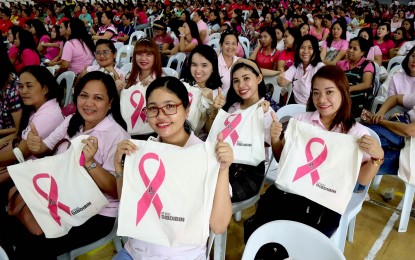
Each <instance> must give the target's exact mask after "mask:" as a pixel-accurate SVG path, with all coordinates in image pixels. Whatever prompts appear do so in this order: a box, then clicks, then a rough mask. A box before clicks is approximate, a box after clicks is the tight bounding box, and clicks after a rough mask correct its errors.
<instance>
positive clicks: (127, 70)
mask: <svg viewBox="0 0 415 260" xmlns="http://www.w3.org/2000/svg"><path fill="white" fill-rule="evenodd" d="M132 67H133V64H132V63H131V62H129V63H126V64H124V65H122V67H121V68H120V70H121V71H123V72H124V75H127V74H128V73H130V72H131V69H132Z"/></svg>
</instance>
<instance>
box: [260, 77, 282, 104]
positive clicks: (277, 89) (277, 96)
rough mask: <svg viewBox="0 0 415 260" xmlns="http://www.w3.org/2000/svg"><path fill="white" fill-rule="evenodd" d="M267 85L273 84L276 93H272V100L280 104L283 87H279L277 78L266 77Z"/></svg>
mask: <svg viewBox="0 0 415 260" xmlns="http://www.w3.org/2000/svg"><path fill="white" fill-rule="evenodd" d="M264 83H265V84H272V86H273V87H274V91H273V92H272V97H271V98H272V99H273V100H274V101H275V102H277V103H279V102H280V95H281V87H280V85H278V82H277V77H276V76H275V77H264Z"/></svg>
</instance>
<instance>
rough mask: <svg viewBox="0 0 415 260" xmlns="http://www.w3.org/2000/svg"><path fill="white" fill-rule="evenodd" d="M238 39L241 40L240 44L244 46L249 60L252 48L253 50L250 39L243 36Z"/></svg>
mask: <svg viewBox="0 0 415 260" xmlns="http://www.w3.org/2000/svg"><path fill="white" fill-rule="evenodd" d="M238 39H239V42H240V43H241V45H242V48H243V49H244V53H245V57H246V58H249V51H250V48H251V46H250V45H251V44H250V43H249V40H248V38H246V37H243V36H239V37H238Z"/></svg>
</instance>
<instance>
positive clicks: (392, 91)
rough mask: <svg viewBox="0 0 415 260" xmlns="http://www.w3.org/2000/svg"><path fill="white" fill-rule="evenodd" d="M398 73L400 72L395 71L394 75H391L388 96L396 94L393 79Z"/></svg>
mask: <svg viewBox="0 0 415 260" xmlns="http://www.w3.org/2000/svg"><path fill="white" fill-rule="evenodd" d="M399 74H400V73H396V74H395V75H393V76H392V79H391V81H390V82H389V88H388V97H390V96H394V95H397V93H396V86H395V80H396V78H397V76H398V75H399Z"/></svg>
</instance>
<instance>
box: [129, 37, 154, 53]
mask: <svg viewBox="0 0 415 260" xmlns="http://www.w3.org/2000/svg"><path fill="white" fill-rule="evenodd" d="M140 40H141V39H140ZM140 40H139V41H138V42H137V44H136V46H135V53H136V54H142V53H149V54H153V55H155V54H156V51H158V48H156V49H155V48H154V46H153V44H151V42H150V41H146V40H141V41H140Z"/></svg>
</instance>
